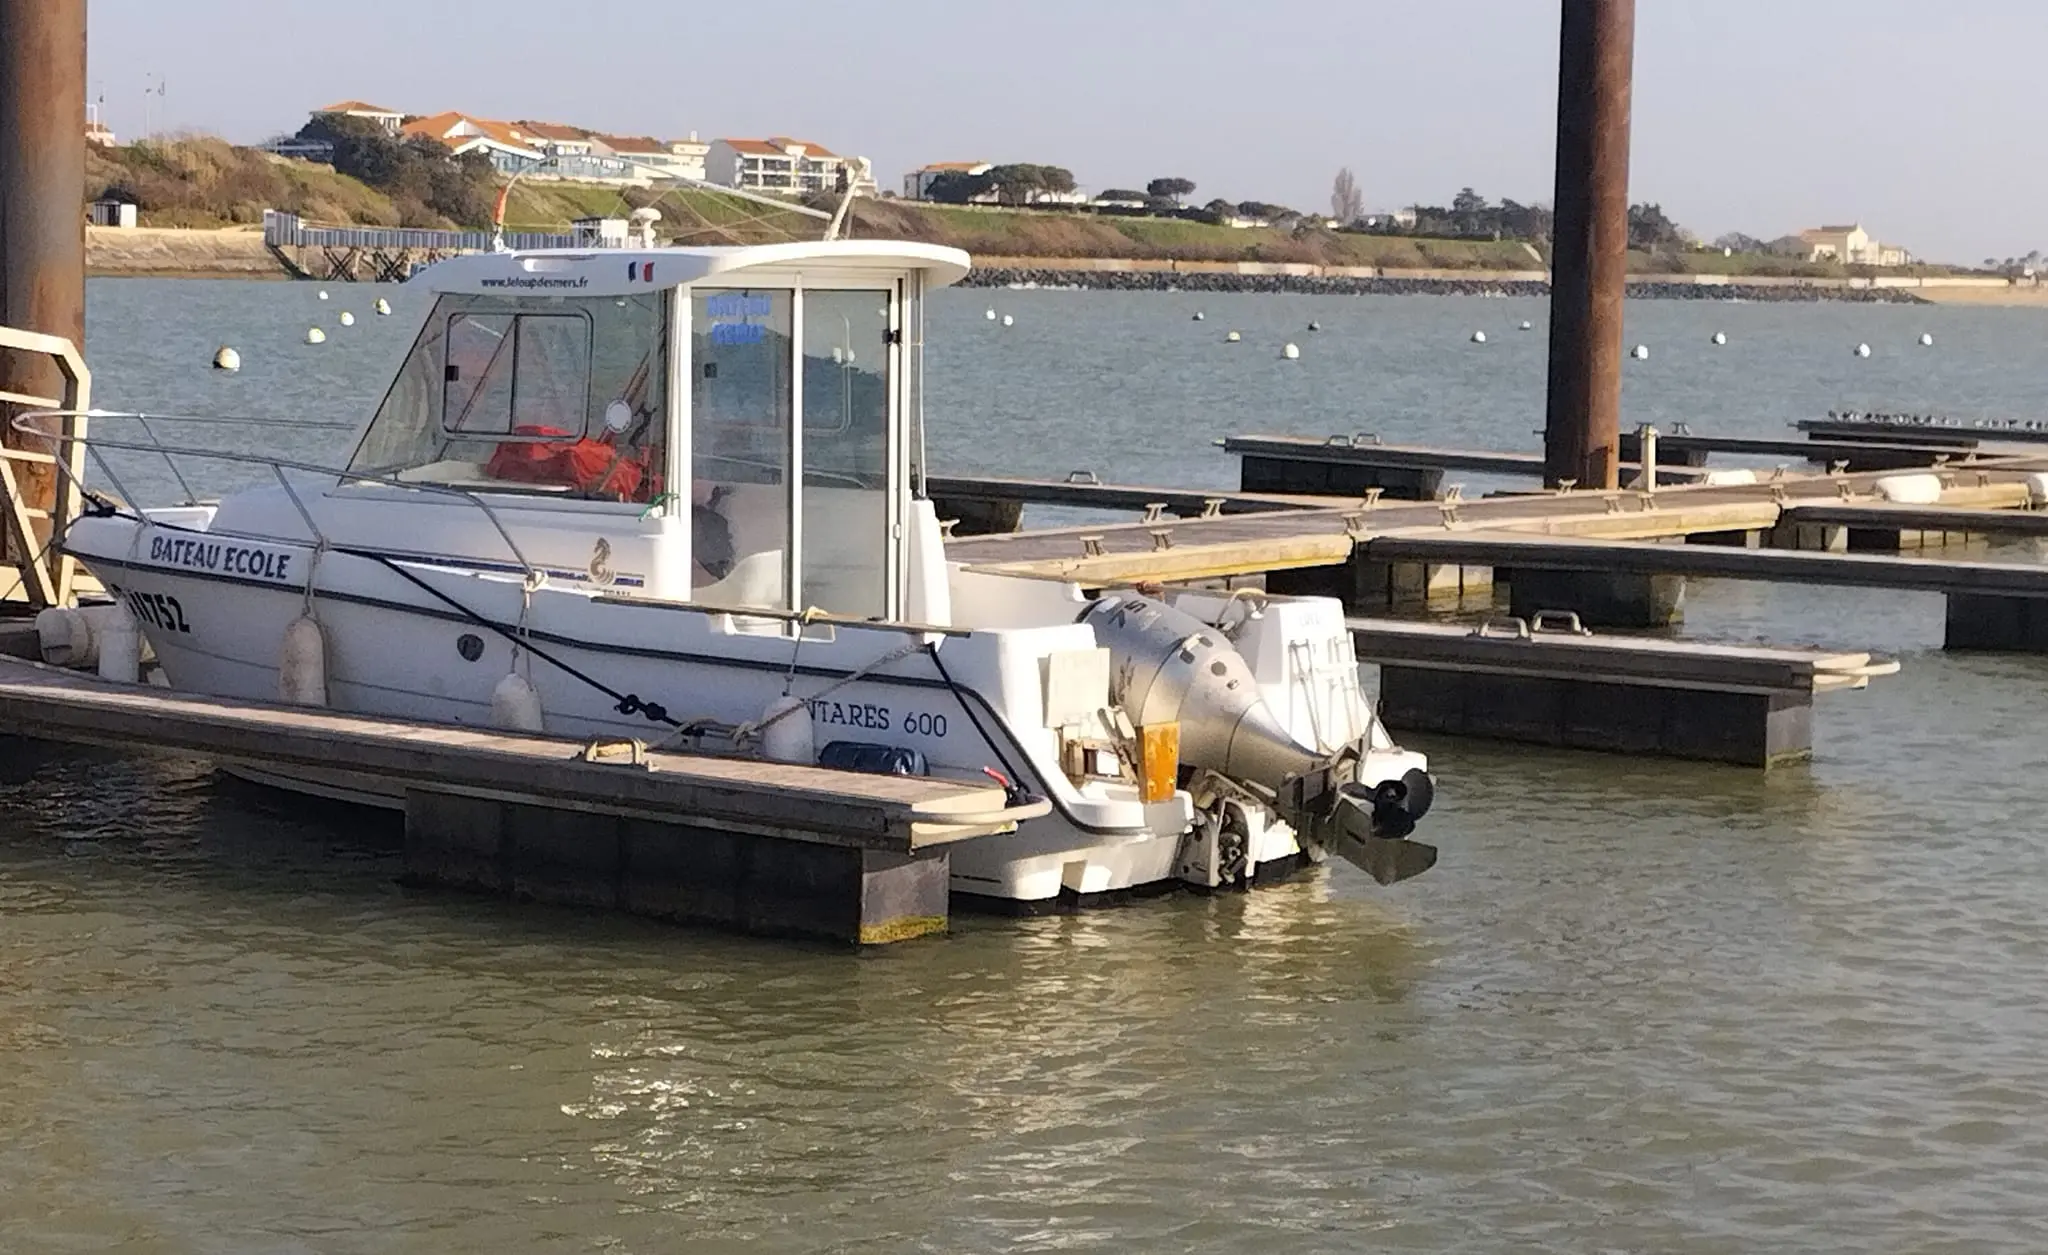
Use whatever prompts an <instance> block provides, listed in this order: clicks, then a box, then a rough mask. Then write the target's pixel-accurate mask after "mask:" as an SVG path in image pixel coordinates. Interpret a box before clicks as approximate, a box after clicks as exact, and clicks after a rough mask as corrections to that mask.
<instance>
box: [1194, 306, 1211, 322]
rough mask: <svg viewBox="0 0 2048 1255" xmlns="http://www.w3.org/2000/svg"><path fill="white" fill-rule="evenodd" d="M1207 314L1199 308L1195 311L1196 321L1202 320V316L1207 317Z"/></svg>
mask: <svg viewBox="0 0 2048 1255" xmlns="http://www.w3.org/2000/svg"><path fill="white" fill-rule="evenodd" d="M1208 316H1209V315H1207V314H1205V313H1203V312H1202V311H1201V310H1199V309H1198V310H1196V311H1195V321H1196V322H1200V321H1202V320H1203V319H1204V318H1207V317H1208Z"/></svg>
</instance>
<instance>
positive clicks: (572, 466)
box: [349, 292, 668, 503]
mask: <svg viewBox="0 0 2048 1255" xmlns="http://www.w3.org/2000/svg"><path fill="white" fill-rule="evenodd" d="M667 344H668V300H667V294H666V293H662V292H654V293H648V294H646V295H641V296H632V297H598V298H566V297H536V298H533V299H531V300H527V301H521V302H518V303H516V304H514V303H508V302H506V301H504V300H503V299H501V298H493V297H474V296H444V297H442V298H441V301H440V303H439V304H438V305H437V306H436V307H435V310H434V314H433V316H432V317H431V318H429V319H428V321H427V326H426V328H425V329H424V330H423V331H422V332H421V333H420V338H419V340H418V341H417V342H416V343H415V344H414V345H413V350H412V353H411V354H410V355H409V356H408V357H407V359H406V362H405V365H404V366H403V367H402V368H401V369H400V371H399V376H398V379H397V381H396V382H395V383H394V384H393V386H392V389H391V392H390V394H389V395H388V396H386V398H385V400H384V404H383V406H382V407H380V409H379V410H378V413H377V417H376V419H375V421H374V422H372V423H371V425H370V430H369V432H368V433H367V434H366V435H365V436H364V438H363V443H362V445H361V446H360V447H359V448H358V449H357V450H356V456H355V458H354V459H353V460H352V461H351V462H350V464H349V469H350V470H351V471H355V472H358V473H361V474H374V475H383V476H391V477H395V478H398V479H401V480H405V481H409V482H414V483H425V484H446V485H450V486H454V487H460V488H466V489H471V490H477V491H501V492H525V493H546V494H559V495H566V496H572V497H579V498H585V499H591V500H608V501H632V502H642V503H645V502H651V501H654V500H656V499H657V498H658V497H659V496H660V493H661V466H662V450H663V447H664V442H665V440H666V435H667V431H666V415H667V382H668V362H667V359H668V347H667Z"/></svg>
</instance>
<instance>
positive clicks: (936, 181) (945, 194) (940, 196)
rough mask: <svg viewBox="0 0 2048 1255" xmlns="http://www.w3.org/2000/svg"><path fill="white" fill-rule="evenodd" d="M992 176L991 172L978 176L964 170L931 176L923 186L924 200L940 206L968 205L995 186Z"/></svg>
mask: <svg viewBox="0 0 2048 1255" xmlns="http://www.w3.org/2000/svg"><path fill="white" fill-rule="evenodd" d="M992 174H993V171H988V170H984V171H982V172H981V173H980V174H969V173H967V172H966V171H965V170H948V171H946V172H944V173H943V174H936V175H933V176H932V181H931V182H930V183H927V184H925V189H924V198H925V199H926V200H932V201H937V202H939V203H940V204H942V205H965V204H969V203H971V202H972V201H974V200H976V199H977V198H979V197H982V196H986V195H988V193H989V190H990V189H991V188H993V187H994V186H995V180H994V179H993V178H992V177H990V176H991V175H992Z"/></svg>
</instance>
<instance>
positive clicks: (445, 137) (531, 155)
mask: <svg viewBox="0 0 2048 1255" xmlns="http://www.w3.org/2000/svg"><path fill="white" fill-rule="evenodd" d="M399 134H401V135H404V136H416V135H417V136H424V137H425V138H427V139H432V140H438V141H440V142H441V143H443V144H446V145H447V146H448V147H449V149H450V150H452V151H453V152H454V153H455V155H456V156H458V157H460V156H462V155H463V154H464V153H472V152H480V153H483V154H484V155H485V156H487V157H489V158H490V161H491V165H492V166H494V167H496V168H497V170H498V172H499V173H501V174H518V173H519V172H521V171H523V170H530V169H532V168H533V167H535V166H538V165H540V164H542V163H543V162H545V161H546V160H547V159H548V157H547V152H546V149H545V147H544V141H543V140H541V139H540V138H539V137H537V136H533V135H529V134H527V132H526V131H525V129H524V128H522V127H520V126H519V125H518V124H517V123H512V122H496V121H492V120H491V119H489V118H474V117H471V116H469V115H468V114H466V113H455V112H449V113H437V114H435V115H433V116H432V117H428V118H415V119H414V120H413V121H411V122H408V123H406V124H405V125H404V126H403V127H401V128H400V129H399Z"/></svg>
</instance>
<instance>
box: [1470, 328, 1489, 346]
mask: <svg viewBox="0 0 2048 1255" xmlns="http://www.w3.org/2000/svg"><path fill="white" fill-rule="evenodd" d="M1472 343H1474V344H1484V343H1486V333H1485V332H1484V331H1475V332H1473V333H1472Z"/></svg>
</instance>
